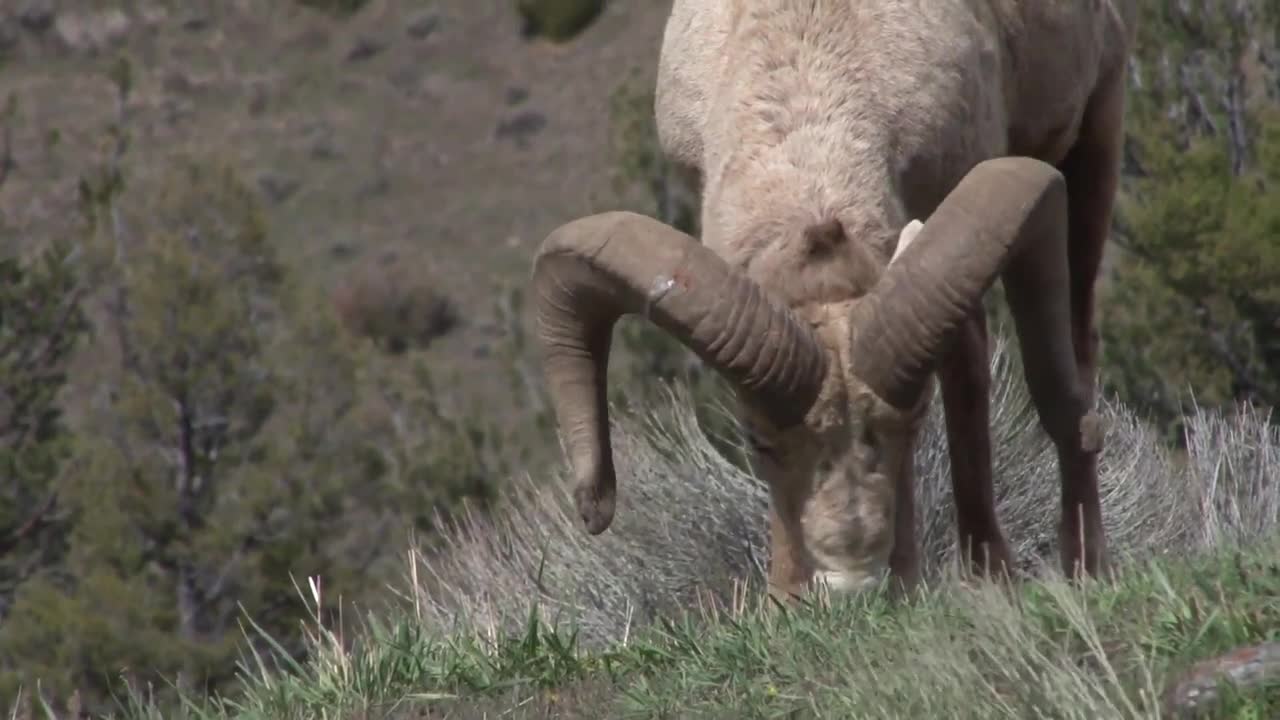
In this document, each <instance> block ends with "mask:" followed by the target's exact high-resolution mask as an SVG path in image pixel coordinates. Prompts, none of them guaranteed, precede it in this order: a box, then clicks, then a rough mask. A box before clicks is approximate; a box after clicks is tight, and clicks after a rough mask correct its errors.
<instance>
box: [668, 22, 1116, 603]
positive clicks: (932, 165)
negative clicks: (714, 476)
mask: <svg viewBox="0 0 1280 720" xmlns="http://www.w3.org/2000/svg"><path fill="white" fill-rule="evenodd" d="M1135 15H1136V10H1135V2H1134V0H1039V1H1034V0H675V3H674V6H673V7H672V11H671V16H670V19H669V21H668V24H667V28H666V33H665V36H664V39H663V44H662V49H661V56H660V62H659V72H658V84H657V91H656V110H657V123H658V131H659V135H660V138H661V142H662V145H663V148H664V150H665V152H666V153H667V154H668V156H669V157H670V158H671V159H672V160H673V161H674V162H676V163H679V164H680V165H683V166H685V167H686V168H687V169H689V170H691V171H692V172H694V173H696V174H697V175H699V176H700V177H701V181H702V191H703V206H702V238H701V239H702V242H703V243H704V244H706V245H707V246H708V247H710V248H711V249H712V250H714V251H715V252H717V253H718V254H719V255H721V256H722V257H724V258H725V259H726V260H727V261H729V262H730V263H731V264H732V265H734V266H736V267H738V268H741V269H743V270H744V271H745V272H746V273H747V274H748V275H749V276H750V277H751V278H753V279H754V280H755V281H756V282H758V283H759V284H760V285H761V286H763V287H764V288H766V289H767V290H768V291H769V292H770V293H771V294H772V295H774V296H775V297H777V298H778V299H780V300H781V301H783V302H785V303H786V304H787V305H789V306H791V307H792V308H794V309H795V310H796V311H797V312H798V313H799V314H801V316H802V317H805V318H806V319H808V320H809V322H810V324H811V325H812V326H813V327H814V328H815V330H816V331H817V332H818V333H819V335H820V336H821V337H822V338H823V339H824V341H825V342H826V343H827V345H828V348H829V353H830V355H831V360H832V362H833V366H834V367H838V368H847V367H848V361H847V357H843V354H844V353H847V350H848V344H849V341H848V338H849V336H850V332H849V328H848V327H847V319H848V318H849V317H850V312H849V307H850V306H851V305H852V304H854V303H856V302H857V301H858V298H859V297H861V296H862V295H864V294H865V293H866V292H867V291H868V290H869V289H870V287H871V285H872V284H873V283H874V282H875V281H876V279H877V278H878V277H879V276H880V274H881V273H882V272H883V269H884V268H885V266H886V265H887V264H888V263H889V261H890V260H891V258H892V257H893V256H894V251H895V247H896V246H897V244H898V242H899V241H898V238H899V233H900V232H902V231H903V230H904V229H905V228H906V226H907V223H908V221H909V220H911V219H913V218H921V219H925V218H927V217H928V216H929V215H930V214H931V213H932V211H933V210H934V208H935V207H937V205H938V203H939V202H940V201H941V200H942V199H943V198H944V197H945V195H946V194H947V193H948V192H949V191H950V190H951V189H952V188H953V187H954V186H955V185H956V183H957V182H958V181H959V180H960V179H961V178H962V177H963V176H964V175H965V173H966V172H968V171H969V170H970V169H971V168H973V166H974V165H976V164H977V163H979V162H980V161H982V160H985V159H989V158H994V157H999V156H1004V155H1011V154H1018V155H1030V156H1032V157H1035V158H1038V159H1040V160H1043V161H1045V162H1048V163H1051V164H1055V165H1057V164H1059V163H1062V162H1063V160H1064V158H1065V157H1067V154H1068V152H1069V151H1070V150H1071V149H1072V148H1073V146H1075V145H1076V144H1077V141H1078V139H1079V137H1080V131H1081V123H1082V118H1083V117H1085V113H1086V108H1087V107H1088V105H1089V102H1090V100H1091V98H1095V97H1098V96H1101V95H1103V94H1104V93H1105V88H1104V83H1106V82H1111V83H1113V84H1114V83H1123V63H1124V62H1125V58H1126V57H1127V47H1128V46H1129V45H1130V44H1131V42H1132V39H1133V34H1134V32H1135ZM1122 91H1123V88H1122V87H1121V88H1119V89H1117V90H1116V91H1115V94H1116V96H1117V97H1119V96H1121V94H1122ZM1099 114H1100V115H1106V113H1099ZM1117 117H1118V115H1117ZM1091 132H1092V133H1093V134H1094V135H1096V136H1098V137H1100V138H1102V139H1103V140H1105V141H1106V142H1108V143H1109V142H1110V141H1111V140H1112V139H1116V138H1118V136H1119V132H1120V128H1119V126H1118V123H1116V126H1115V127H1102V128H1092V131H1091ZM1069 179H1070V178H1069ZM1108 202H1109V200H1108ZM1109 211H1110V207H1109V204H1108V205H1107V206H1106V212H1107V213H1109ZM1099 212H1101V210H1099ZM832 221H836V222H837V223H838V227H840V228H843V231H844V233H843V237H832V236H831V234H830V232H829V228H830V227H831V223H832ZM814 228H827V229H826V230H822V231H815V230H814ZM904 235H905V237H906V238H909V237H910V236H911V233H910V232H907V233H904ZM1087 370H1089V371H1091V370H1092V368H1088V369H1087ZM1090 382H1091V381H1090ZM1090 387H1091V386H1090ZM927 396H928V394H926V397H927ZM923 410H924V408H918V409H916V410H915V411H914V412H912V413H907V414H905V415H903V414H899V413H895V412H894V411H892V409H891V408H889V406H888V405H886V404H884V403H883V402H881V401H879V400H878V399H876V398H875V397H874V395H872V394H871V393H870V392H869V391H867V390H866V389H865V388H864V387H863V386H862V385H861V384H860V383H859V381H858V380H857V378H855V377H853V376H852V375H851V374H850V373H848V372H847V371H844V372H836V373H831V375H830V376H829V378H828V382H827V385H826V387H825V389H824V391H823V393H822V395H821V397H820V398H819V401H818V402H817V404H816V405H815V406H814V408H813V409H812V411H811V412H810V413H809V416H808V419H807V421H806V423H805V425H804V426H802V427H800V428H797V429H793V430H790V431H788V432H787V433H785V434H784V433H778V432H777V431H776V430H775V429H774V428H771V427H770V426H769V425H768V423H767V421H766V420H765V419H764V414H763V413H750V412H748V419H749V423H750V424H752V425H753V431H754V432H755V434H756V438H757V442H758V443H759V444H760V445H761V447H762V448H763V449H764V451H763V452H761V453H760V456H761V474H762V475H763V476H764V477H765V479H766V480H768V481H769V483H770V486H771V487H772V488H773V499H774V517H773V519H772V527H773V561H772V562H773V564H772V567H771V570H770V580H771V584H772V585H773V586H774V589H775V590H776V591H781V592H783V593H786V594H791V595H794V594H796V593H798V592H799V591H800V589H801V586H803V585H804V584H805V583H807V582H808V580H809V579H810V578H811V577H812V576H813V574H814V572H815V571H816V572H818V573H820V574H821V577H824V578H827V579H828V580H830V581H831V582H833V584H835V585H837V586H845V587H861V586H863V585H864V584H865V580H866V578H870V577H874V576H877V575H878V574H880V573H881V572H882V571H883V570H884V569H885V567H886V565H887V564H888V563H889V562H890V554H891V551H894V545H895V541H894V536H895V533H894V528H893V519H894V517H895V500H894V498H895V487H896V488H897V490H898V491H899V493H902V492H906V495H901V494H900V495H899V497H908V498H909V493H910V488H909V486H908V487H905V488H904V487H902V485H903V484H904V483H906V484H909V483H910V481H911V478H910V467H911V462H910V453H911V450H912V448H913V447H914V440H915V434H916V428H917V427H918V423H919V419H920V417H922V416H923ZM983 432H985V430H984V431H983ZM984 437H985V436H984ZM1055 440H1057V439H1056V438H1055ZM988 472H989V471H988ZM988 482H989V480H988ZM899 510H900V508H899ZM903 537H905V536H904V535H903V534H902V533H899V534H898V538H899V540H898V543H899V544H901V543H902V542H903V540H902V538H903ZM899 550H900V552H901V553H902V555H901V558H902V559H901V560H899V562H900V564H901V565H902V567H901V568H896V569H895V573H896V574H898V575H900V576H901V577H902V578H903V580H904V581H905V582H906V583H908V584H910V583H911V582H913V581H914V574H915V567H914V564H915V560H914V551H913V550H911V549H909V548H899Z"/></svg>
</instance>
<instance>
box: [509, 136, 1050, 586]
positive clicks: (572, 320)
mask: <svg viewBox="0 0 1280 720" xmlns="http://www.w3.org/2000/svg"><path fill="white" fill-rule="evenodd" d="M1065 202H1066V195H1065V187H1064V183H1063V179H1062V176H1061V175H1060V174H1059V173H1058V171H1057V170H1056V169H1054V168H1053V167H1051V166H1049V165H1047V164H1044V163H1042V162H1040V161H1037V160H1033V159H1030V158H1000V159H995V160H988V161H985V162H983V163H980V164H979V165H977V166H975V167H974V168H973V169H972V170H971V171H970V172H969V173H968V175H966V176H965V178H964V179H963V180H962V181H961V182H960V183H959V184H958V185H957V186H956V187H955V189H954V190H953V191H952V192H951V193H950V194H949V195H948V196H947V198H946V199H945V200H944V201H943V202H942V204H941V205H940V206H939V207H938V208H937V210H936V211H935V212H934V214H933V215H932V216H930V217H929V218H928V220H927V222H925V223H924V224H923V225H920V224H919V223H913V224H911V225H908V226H907V227H906V228H905V229H904V230H903V232H902V235H901V237H900V241H899V244H898V248H897V250H896V251H895V254H894V257H893V260H892V262H890V264H889V265H888V267H887V268H886V269H885V270H884V271H883V273H882V274H880V276H879V277H878V278H877V279H876V280H875V282H874V284H872V285H871V287H870V290H869V291H868V292H866V293H865V294H864V295H862V296H861V297H858V298H855V299H844V300H841V301H839V302H830V301H827V300H825V299H823V300H818V301H815V302H810V303H805V302H797V301H796V300H795V299H789V300H788V301H787V302H785V303H784V302H783V301H781V300H780V299H779V298H777V297H776V296H774V295H771V294H770V293H769V292H767V291H766V290H765V289H763V288H762V286H761V285H760V284H758V283H757V282H755V281H753V280H752V279H751V278H750V277H749V276H748V275H747V274H746V273H745V272H742V271H739V270H737V269H735V268H733V267H731V266H730V265H729V264H728V263H727V262H725V261H724V260H723V259H721V258H720V257H719V256H718V255H716V254H715V253H714V252H713V251H711V250H710V249H708V248H707V247H705V246H703V245H701V244H699V243H698V242H697V241H696V240H694V239H693V238H692V237H689V236H688V235H685V234H683V233H680V232H678V231H676V230H674V229H673V228H670V227H668V226H666V225H664V224H662V223H660V222H658V221H656V220H652V219H649V218H646V217H643V216H640V215H635V214H631V213H625V212H610V213H603V214H599V215H594V216H590V217H586V218H583V219H579V220H575V221H573V222H570V223H568V224H566V225H563V226H561V227H560V228H558V229H557V230H555V231H554V232H552V233H551V235H550V236H549V237H548V238H547V239H546V240H545V242H544V243H543V245H542V247H541V249H540V251H539V252H538V255H537V258H536V260H535V263H534V272H533V288H534V293H533V294H534V298H535V305H536V312H537V321H538V332H537V337H538V340H539V343H540V345H541V348H542V352H543V362H544V370H545V376H546V379H547V382H548V386H549V390H550V395H551V399H552V403H553V407H554V410H555V414H556V418H557V421H558V423H559V426H560V429H561V432H562V433H563V437H564V440H565V442H566V446H567V449H568V453H569V460H570V462H571V465H572V468H573V474H574V476H575V480H576V489H575V497H576V501H577V506H578V511H579V513H580V514H581V517H582V520H583V523H584V525H585V528H586V530H587V532H589V533H591V534H598V533H601V532H603V531H604V530H605V529H606V528H608V527H609V525H610V523H611V522H612V519H613V516H614V511H615V503H616V480H615V472H614V466H613V459H612V452H611V449H610V441H609V421H608V409H607V401H606V368H607V364H608V357H609V347H610V336H611V332H612V328H613V325H614V323H615V322H616V321H617V320H618V319H619V318H620V317H621V316H622V315H624V314H628V313H636V314H642V315H645V316H646V317H647V318H649V319H650V320H651V321H652V322H654V323H655V324H657V325H658V326H660V327H662V328H663V329H665V330H666V331H667V332H669V333H671V334H672V335H673V336H675V337H677V338H678V339H680V340H681V341H682V342H683V343H684V344H685V345H686V346H688V347H689V348H690V349H691V350H693V351H694V352H695V353H697V354H698V355H699V356H700V357H701V358H702V360H703V361H704V362H706V363H707V364H708V365H709V366H710V367H713V368H715V369H716V370H717V371H719V372H720V373H722V374H723V375H724V376H725V377H726V378H727V379H728V380H729V381H730V383H731V384H732V385H733V386H734V387H735V388H736V389H737V390H738V392H739V395H740V397H741V399H742V402H743V405H744V407H745V410H746V414H747V416H748V423H749V425H750V426H751V427H753V429H754V432H755V433H756V434H757V435H758V438H757V442H758V443H759V447H758V449H763V452H762V453H761V454H763V455H765V456H767V457H768V458H769V461H770V462H772V463H774V464H775V465H776V467H775V468H773V471H774V472H775V473H780V474H781V476H783V477H784V479H785V477H786V476H789V475H791V474H793V473H794V475H795V480H794V481H795V482H812V483H813V484H812V485H811V486H810V490H809V493H810V500H809V502H810V503H817V504H819V505H822V507H820V508H818V510H819V512H818V513H817V515H818V516H821V514H822V512H821V511H822V510H824V509H825V510H829V511H830V512H834V513H840V512H843V513H845V514H846V515H847V514H848V513H851V512H852V513H855V514H862V515H866V514H867V513H870V514H871V515H873V516H875V517H863V518H861V520H862V521H863V522H864V524H868V525H869V526H870V525H885V526H888V527H891V525H892V502H893V499H892V491H891V488H892V482H893V479H894V478H893V476H894V475H895V474H896V473H898V472H899V470H897V469H896V468H898V467H900V464H901V463H902V462H903V461H904V458H903V455H904V454H905V456H906V461H909V460H910V448H911V446H912V441H913V437H912V436H913V435H914V432H915V428H916V427H918V420H919V418H920V416H921V415H922V407H923V406H924V404H925V402H926V401H927V395H926V393H925V390H926V388H927V383H928V381H929V378H930V377H931V375H932V371H933V369H934V367H935V363H936V362H937V361H938V360H939V358H940V356H941V355H942V354H943V353H944V352H945V351H946V349H947V346H948V341H949V339H950V336H951V335H952V332H953V330H954V329H955V328H957V327H958V326H959V325H960V324H961V323H962V322H963V321H964V320H965V319H966V317H967V316H968V315H969V314H970V313H971V312H972V311H973V310H974V308H975V307H976V306H977V304H978V303H979V302H980V300H981V298H982V296H983V294H984V293H985V292H986V290H987V289H988V288H989V287H990V286H991V284H992V283H993V282H994V280H995V278H996V277H997V275H998V274H999V273H1000V271H1001V270H1002V268H1003V267H1004V266H1005V264H1006V263H1007V262H1008V261H1009V260H1010V259H1011V257H1012V256H1014V255H1016V254H1019V253H1027V254H1028V257H1029V256H1030V255H1035V254H1041V253H1044V254H1046V256H1047V257H1046V261H1045V262H1058V261H1059V260H1060V258H1058V257H1056V256H1052V253H1065V247H1064V245H1063V244H1062V242H1061V241H1062V238H1063V230H1064V229H1063V228H1061V227H1059V226H1060V225H1061V223H1062V217H1063V215H1062V213H1063V212H1064V209H1065ZM1026 238H1036V240H1035V241H1034V243H1030V244H1029V243H1027V242H1024V239H1026ZM1064 301H1065V298H1064ZM824 458H825V459H824ZM824 462H825V463H826V468H827V469H826V470H824V469H823V467H822V466H821V465H822V463H824ZM815 471H816V473H817V474H816V475H815V474H814V473H815ZM824 472H827V473H830V472H836V473H845V474H848V473H853V474H859V473H862V474H865V475H867V476H868V477H867V478H866V480H867V482H865V483H862V487H864V488H867V493H869V494H867V495H865V496H859V497H847V495H848V493H847V492H846V493H845V494H846V497H836V496H828V497H824V496H823V492H824V491H823V488H822V483H823V480H822V474H823V473H824ZM806 476H807V477H806ZM775 477H776V476H775ZM774 482H776V480H774ZM853 485H854V486H857V485H858V483H853ZM886 488H888V489H889V490H888V491H887V495H886ZM855 519H856V518H855ZM848 520H849V518H847V517H846V518H845V519H844V521H845V523H846V525H847V522H848ZM806 522H807V520H806ZM840 522H841V520H840V519H839V518H835V523H834V524H835V525H839V523H840ZM883 529H884V528H880V530H879V531H877V532H871V531H870V530H868V532H867V533H864V534H863V535H862V536H860V537H857V538H852V539H851V537H850V536H849V535H848V534H847V533H846V534H845V535H844V536H842V537H835V536H832V538H831V542H837V541H839V542H844V543H845V544H846V547H844V548H842V549H836V550H833V554H836V555H839V554H841V553H843V554H844V556H846V557H852V556H856V555H859V554H861V556H864V557H867V558H869V560H868V562H870V564H871V565H877V564H881V560H883V559H884V558H885V557H887V554H888V550H889V548H888V547H887V546H885V543H884V542H883V540H884V539H886V534H885V533H884V532H883ZM891 534H892V533H888V535H891ZM837 535H838V533H837ZM805 537H806V543H807V544H809V545H811V546H812V547H809V548H807V551H808V552H809V554H810V555H811V556H812V557H814V558H815V559H816V560H817V561H818V562H817V565H818V566H819V569H823V567H824V566H826V569H828V570H830V569H831V563H824V562H823V557H822V556H823V554H824V550H823V547H822V546H823V544H824V542H826V540H824V536H823V532H822V531H821V528H819V529H817V530H815V532H812V533H811V532H810V531H809V529H808V528H806V531H805ZM849 543H853V544H858V543H862V544H863V547H856V548H855V547H847V545H848V544H849ZM890 544H891V543H890ZM872 545H874V546H875V547H871V546H872ZM872 561H874V562H872ZM846 564H847V563H846ZM877 570H878V568H875V567H868V568H867V569H866V573H863V574H873V573H874V572H875V571H877ZM846 574H847V573H846Z"/></svg>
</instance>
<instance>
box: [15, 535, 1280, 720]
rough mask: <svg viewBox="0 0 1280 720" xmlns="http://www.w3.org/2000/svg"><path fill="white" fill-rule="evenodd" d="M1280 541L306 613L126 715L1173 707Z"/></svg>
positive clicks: (1263, 580)
mask: <svg viewBox="0 0 1280 720" xmlns="http://www.w3.org/2000/svg"><path fill="white" fill-rule="evenodd" d="M1277 551H1280V538H1275V537H1273V538H1272V540H1270V541H1269V542H1267V543H1265V544H1261V545H1257V546H1254V547H1252V548H1248V549H1244V550H1220V551H1217V552H1215V553H1213V554H1206V555H1202V556H1200V557H1197V558H1192V559H1182V560H1178V561H1160V562H1156V561H1152V562H1148V563H1142V564H1139V565H1135V566H1132V567H1130V568H1128V569H1127V570H1126V571H1125V572H1124V573H1123V574H1122V575H1121V576H1120V578H1119V579H1118V580H1116V581H1114V582H1112V583H1099V582H1090V583H1086V584H1085V585H1083V586H1072V585H1070V584H1067V583H1064V582H1061V581H1059V580H1056V579H1052V578H1051V579H1046V580H1035V581H1029V582H1027V583H1025V584H1023V585H1021V586H1018V587H1016V588H1015V589H1014V590H1012V591H1002V590H1000V589H999V588H997V587H995V586H990V585H977V586H967V585H965V584H963V583H959V582H957V581H954V580H951V581H947V582H946V583H945V585H944V586H942V587H938V588H936V589H932V590H926V591H924V592H923V593H921V595H920V597H918V598H916V599H915V600H914V601H912V602H910V603H906V604H901V603H898V604H895V603H893V602H892V601H890V600H888V599H887V598H885V597H882V596H879V595H868V596H864V597H862V598H854V599H850V600H841V601H834V602H822V601H821V599H818V600H817V601H815V602H813V603H812V604H809V605H807V606H803V607H799V608H796V609H792V610H785V611H784V610H781V609H779V608H778V607H777V606H773V605H766V606H753V603H749V602H744V603H740V604H738V605H737V607H732V608H719V609H716V610H714V611H713V610H707V609H704V610H702V611H699V612H693V613H690V614H689V615H688V616H686V617H684V618H682V619H678V620H670V621H663V622H660V623H659V624H658V625H657V626H654V627H649V628H645V629H641V630H638V631H636V632H635V634H634V636H632V637H629V638H627V640H626V641H625V642H621V643H618V644H616V645H614V646H611V647H606V648H601V649H598V650H587V649H585V648H583V647H581V646H580V645H579V644H578V643H577V641H576V637H575V634H574V633H573V631H572V629H571V627H572V626H571V624H570V623H568V622H567V621H566V622H563V623H558V624H556V625H555V626H554V627H553V626H548V625H547V624H544V622H541V621H539V620H538V619H537V614H536V613H533V612H531V614H530V621H529V623H528V625H527V627H526V629H525V631H524V632H523V633H522V634H518V635H513V636H506V637H496V638H495V637H491V636H489V634H488V633H486V632H485V631H484V630H483V629H482V628H476V627H470V628H465V629H460V630H459V631H457V632H456V633H454V634H451V635H444V634H435V633H431V632H428V631H427V630H425V629H424V628H426V627H428V626H429V625H428V624H427V623H423V622H420V621H419V620H418V619H417V618H415V617H414V614H413V612H412V609H409V610H408V611H406V612H403V613H402V614H400V615H399V617H398V618H396V619H395V620H394V621H393V622H386V621H370V622H368V623H367V624H366V626H365V627H364V628H363V630H364V632H363V633H361V638H362V639H361V640H359V641H358V642H356V643H354V644H351V643H348V642H347V641H346V640H345V639H344V638H343V637H341V635H340V634H335V633H334V632H330V631H327V630H324V629H319V628H316V627H315V626H308V634H309V638H310V641H311V648H312V651H313V652H312V655H311V658H310V659H309V660H308V661H306V662H305V663H294V662H291V661H288V660H283V661H277V660H272V659H270V658H265V657H257V658H251V659H249V660H248V661H247V662H245V663H244V665H243V668H242V670H243V673H244V680H245V683H244V687H243V689H242V692H241V693H240V694H239V695H238V696H237V697H234V698H224V699H221V700H214V701H204V700H201V701H192V703H191V704H190V705H189V706H188V707H187V708H185V709H184V710H183V711H181V712H175V711H165V712H161V711H160V710H159V709H158V708H155V707H150V706H148V705H147V704H146V703H145V702H144V701H142V700H141V699H139V698H140V696H138V697H135V698H133V700H132V701H131V702H130V705H131V707H129V708H128V710H127V711H126V712H124V713H123V714H122V716H123V717H130V718H159V717H165V718H175V719H176V718H201V719H205V718H208V719H210V720H212V719H224V718H243V719H249V718H272V719H280V720H289V719H293V718H297V719H301V718H402V719H408V718H425V717H496V716H500V715H504V714H505V716H514V717H525V716H528V717H532V716H538V717H546V716H548V715H550V716H553V717H579V716H580V717H610V718H612V717H619V718H626V717H635V718H662V717H725V718H729V717H732V718H774V717H788V718H794V717H859V718H861V717H866V718H895V717H901V718H924V717H927V718H975V719H976V718H984V719H985V718H1000V717H1005V718H1027V717H1040V718H1155V717H1167V716H1168V715H1167V714H1164V711H1163V710H1162V709H1161V706H1160V702H1161V697H1162V695H1163V694H1164V693H1165V692H1166V690H1167V688H1168V686H1169V684H1170V683H1171V682H1173V681H1175V680H1176V679H1177V678H1178V677H1179V676H1180V674H1181V673H1184V672H1185V671H1186V670H1187V669H1188V668H1189V667H1190V666H1191V665H1192V664H1193V663H1195V662H1197V661H1199V660H1203V659H1207V658H1212V657H1215V656H1217V655H1220V654H1222V653H1224V652H1226V651H1228V650H1231V649H1233V648H1237V647H1239V646H1242V645H1247V644H1252V643H1258V642H1264V641H1276V640H1280V560H1278V558H1280V552H1277ZM746 595H747V596H754V594H753V593H746ZM311 600H312V603H313V604H317V605H318V604H319V603H320V602H321V598H320V597H319V593H312V598H311ZM250 632H252V630H250ZM344 647H345V648H346V649H343V648H344ZM1227 690H1228V692H1226V693H1225V694H1224V698H1225V699H1224V700H1223V701H1222V702H1221V703H1220V704H1219V706H1218V707H1216V708H1215V709H1214V711H1213V713H1212V714H1211V715H1207V717H1215V718H1238V719H1240V720H1245V719H1252V718H1259V719H1261V718H1273V717H1277V716H1280V684H1277V683H1275V682H1274V679H1273V682H1272V684H1270V685H1269V686H1267V685H1263V686H1259V687H1252V688H1246V689H1243V690H1240V691H1238V692H1232V691H1230V688H1227ZM35 716H36V717H40V715H39V714H36V715H35Z"/></svg>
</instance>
